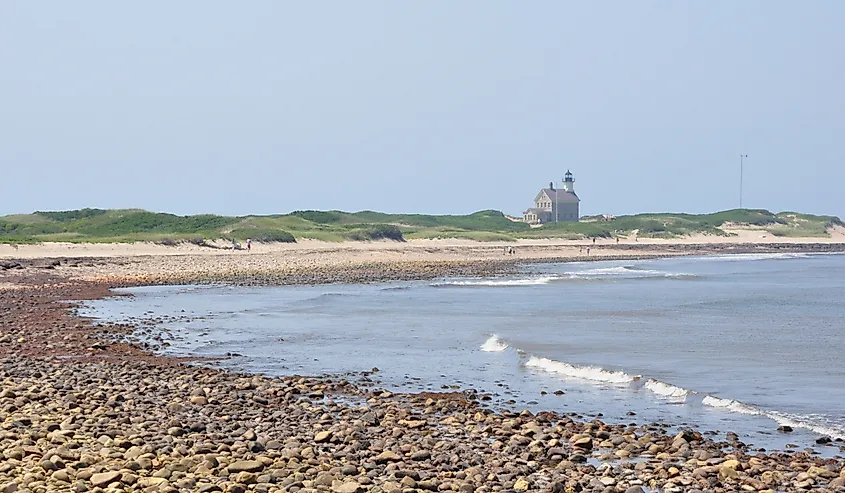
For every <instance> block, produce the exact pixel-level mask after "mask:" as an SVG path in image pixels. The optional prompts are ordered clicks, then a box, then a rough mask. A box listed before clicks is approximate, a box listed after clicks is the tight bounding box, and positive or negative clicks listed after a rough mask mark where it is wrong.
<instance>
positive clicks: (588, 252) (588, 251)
mask: <svg viewBox="0 0 845 493" xmlns="http://www.w3.org/2000/svg"><path fill="white" fill-rule="evenodd" d="M594 241H595V240H594ZM589 254H590V247H587V255H589Z"/></svg>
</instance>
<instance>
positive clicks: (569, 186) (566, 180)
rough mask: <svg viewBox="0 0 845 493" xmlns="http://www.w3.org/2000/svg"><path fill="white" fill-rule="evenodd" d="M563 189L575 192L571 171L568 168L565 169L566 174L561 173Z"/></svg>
mask: <svg viewBox="0 0 845 493" xmlns="http://www.w3.org/2000/svg"><path fill="white" fill-rule="evenodd" d="M563 190H564V191H566V192H569V193H575V180H574V179H572V172H571V171H569V170H566V174H565V175H563Z"/></svg>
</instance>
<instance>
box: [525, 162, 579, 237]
mask: <svg viewBox="0 0 845 493" xmlns="http://www.w3.org/2000/svg"><path fill="white" fill-rule="evenodd" d="M580 203H581V199H580V198H578V195H576V194H575V180H573V179H572V173H571V172H569V171H567V172H566V175H564V178H563V188H561V189H556V188H555V184H554V182H551V183H549V188H543V189H541V190H540V193H538V194H537V196H536V197H534V207H532V208H530V209H528V210H527V211H525V212H524V213H523V214H522V219H523V221H525V222H526V223H528V224H545V223H554V222H577V221H578V219H579V217H580V212H579V204H580Z"/></svg>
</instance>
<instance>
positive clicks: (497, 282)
mask: <svg viewBox="0 0 845 493" xmlns="http://www.w3.org/2000/svg"><path fill="white" fill-rule="evenodd" d="M555 279H559V278H558V277H556V276H543V277H530V278H525V279H474V280H463V281H451V282H441V283H434V284H431V286H432V287H435V288H440V287H453V286H454V287H460V286H470V287H471V286H491V287H507V286H539V285H542V284H548V283H550V282H552V281H554V280H555Z"/></svg>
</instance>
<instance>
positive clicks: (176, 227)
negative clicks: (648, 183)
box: [0, 209, 845, 244]
mask: <svg viewBox="0 0 845 493" xmlns="http://www.w3.org/2000/svg"><path fill="white" fill-rule="evenodd" d="M837 226H839V227H841V226H845V223H843V222H842V220H840V219H839V218H838V217H835V216H816V215H811V214H801V213H796V212H782V213H778V214H775V213H772V212H769V211H766V210H762V209H734V210H728V211H721V212H717V213H713V214H671V213H657V214H636V215H629V216H619V217H615V218H613V219H612V220H605V218H603V217H600V216H593V217H589V216H588V217H584V218H582V219H581V221H579V222H561V223H549V224H545V225H543V226H541V227H533V228H532V227H530V226H529V225H528V224H525V223H523V222H520V221H514V220H513V219H511V218H508V217H507V216H506V215H504V214H503V213H501V212H499V211H494V210H484V211H479V212H476V213H474V214H467V215H426V214H386V213H381V212H374V211H362V212H352V213H350V212H342V211H296V212H292V213H290V214H274V215H267V216H255V215H251V216H241V217H230V216H219V215H213V214H200V215H193V216H178V215H175V214H167V213H160V212H150V211H144V210H140V209H114V210H106V209H79V210H72V211H39V212H34V213H32V214H16V215H9V216H3V217H0V243H12V244H26V243H40V242H71V243H86V242H94V243H122V242H137V241H150V242H159V243H160V242H170V243H179V242H190V243H195V244H205V242H207V241H214V240H226V241H232V240H235V241H244V240H246V239H247V238H251V239H253V240H255V241H261V242H295V241H296V240H297V239H315V240H322V241H331V242H341V241H374V240H394V241H404V240H405V239H421V238H426V239H438V238H439V239H468V240H475V241H486V242H491V241H514V240H517V239H532V238H534V239H537V238H560V239H583V238H615V237H622V238H628V237H631V236H633V235H636V236H638V237H644V238H682V237H687V236H691V235H699V234H704V235H714V236H729V235H731V233H730V229H731V228H752V229H758V230H760V231H765V232H768V233H770V234H772V235H774V236H782V237H791V238H795V237H812V238H821V237H827V236H829V231H830V229H831V228H833V227H837Z"/></svg>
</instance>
